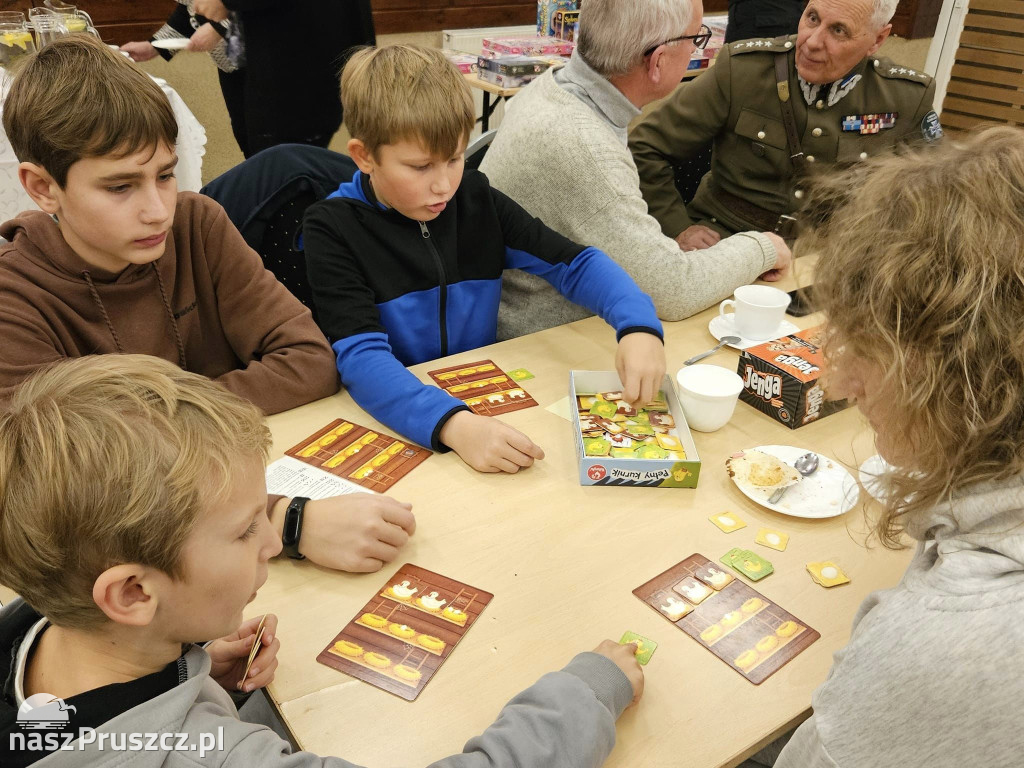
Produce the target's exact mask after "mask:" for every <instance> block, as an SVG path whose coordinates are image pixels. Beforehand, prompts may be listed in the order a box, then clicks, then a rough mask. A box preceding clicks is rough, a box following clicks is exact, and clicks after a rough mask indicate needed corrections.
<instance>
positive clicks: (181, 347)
mask: <svg viewBox="0 0 1024 768" xmlns="http://www.w3.org/2000/svg"><path fill="white" fill-rule="evenodd" d="M152 267H153V273H154V274H155V275H156V284H157V287H158V288H159V289H160V298H161V300H162V301H163V305H164V310H165V311H166V312H167V319H168V320H170V322H171V330H172V331H173V332H174V341H175V343H176V344H177V345H178V365H179V366H180V367H181V368H182V369H183V370H188V368H187V366H186V365H185V362H186V358H185V343H184V342H183V341H182V340H181V332H180V331H179V330H178V321H177V320H175V319H174V312H173V311H172V310H171V302H170V301H168V299H167V290H166V289H165V288H164V281H163V278H162V277H160V271H159V270H158V269H157V268H156V264H155V263H154V264H152ZM82 277H84V278H85V282H86V284H87V285H88V286H89V295H90V296H92V300H93V301H94V302H95V303H96V306H97V307H99V308H100V314H101V315H103V322H105V323H106V324H107V330H108V331H110V337H111V338H112V339H113V340H114V348H115V349H116V350H117V351H118V352H119V353H123V352H124V349H122V348H121V340H120V339H118V338H117V331H115V330H114V324H113V323H111V322H110V316H109V315H108V314H107V308H106V307H105V306H104V305H103V300H102V299H101V298H100V294H99V291H97V290H96V286H95V285H94V284H93V282H92V275H90V274H89V270H87V269H85V270H82Z"/></svg>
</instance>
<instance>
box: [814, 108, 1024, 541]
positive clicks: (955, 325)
mask: <svg viewBox="0 0 1024 768" xmlns="http://www.w3.org/2000/svg"><path fill="white" fill-rule="evenodd" d="M805 215H806V218H807V222H806V223H807V224H808V226H809V227H810V231H808V232H806V233H805V234H804V235H802V236H801V238H800V241H799V242H798V244H797V248H798V253H799V252H802V251H805V250H814V251H816V252H818V253H820V260H819V262H818V266H817V270H816V275H815V291H814V293H815V300H816V301H817V303H818V306H819V307H820V308H821V309H823V310H824V311H825V312H826V313H827V316H828V328H829V333H828V342H827V346H826V352H827V355H828V358H829V359H830V360H831V362H832V363H833V364H834V365H835V374H834V375H836V376H842V375H843V358H844V356H845V355H846V353H847V352H849V353H850V359H860V360H867V361H870V362H872V363H874V364H875V365H876V366H878V368H879V369H880V370H881V371H884V378H883V380H882V382H881V384H880V391H879V392H878V393H877V394H876V395H873V396H872V397H873V399H878V400H879V402H885V403H887V404H888V405H887V408H886V411H887V413H886V416H887V426H886V430H887V434H891V435H897V436H899V437H900V440H901V446H903V447H904V448H905V449H906V450H905V451H903V453H905V454H906V456H907V458H906V460H905V461H903V462H901V463H906V464H907V466H904V467H901V468H900V469H899V470H896V471H894V472H892V473H890V474H889V475H887V476H886V477H885V478H884V479H885V482H886V484H887V485H888V487H889V488H888V490H889V501H888V503H887V505H886V508H885V511H884V513H883V515H882V517H881V518H880V519H879V520H878V523H877V526H876V531H877V533H878V536H879V538H880V540H881V541H882V542H883V543H884V544H885V545H886V546H889V547H897V546H898V545H899V537H900V534H901V533H902V532H903V530H904V529H905V528H906V527H907V525H908V524H909V523H910V521H912V520H914V519H922V518H921V517H919V516H921V515H923V514H924V513H926V512H927V511H928V510H929V509H930V508H931V507H933V506H935V505H936V504H939V503H943V502H946V501H949V500H950V499H951V498H952V495H953V493H954V492H955V491H956V490H958V489H959V488H961V487H963V486H965V485H967V484H971V483H975V482H982V481H998V480H1002V479H1005V478H1007V477H1009V476H1012V475H1014V474H1017V473H1020V472H1021V471H1022V470H1024V325H1022V322H1021V308H1022V307H1024V130H1021V129H1019V128H1010V127H998V128H990V129H988V130H984V131H980V132H976V133H973V134H968V135H966V136H965V137H964V138H963V139H957V140H952V139H947V140H946V141H945V143H944V144H943V145H942V146H940V147H925V148H922V149H919V150H916V151H907V152H905V153H903V154H902V155H897V156H887V157H880V158H876V159H874V160H872V161H869V162H866V163H864V164H862V165H861V166H860V167H855V168H853V169H850V170H848V171H846V172H843V173H835V174H832V175H830V176H827V177H823V178H822V179H819V180H818V181H817V182H816V184H815V185H814V187H813V189H812V191H811V195H810V197H809V206H808V208H807V211H806V214H805Z"/></svg>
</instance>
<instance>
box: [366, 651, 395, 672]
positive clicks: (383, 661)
mask: <svg viewBox="0 0 1024 768" xmlns="http://www.w3.org/2000/svg"><path fill="white" fill-rule="evenodd" d="M363 661H365V662H366V663H367V664H369V665H370V666H371V667H377V668H378V669H386V668H387V667H390V666H391V659H389V658H388V657H387V656H382V655H381V654H379V653H372V652H371V653H364V654H363Z"/></svg>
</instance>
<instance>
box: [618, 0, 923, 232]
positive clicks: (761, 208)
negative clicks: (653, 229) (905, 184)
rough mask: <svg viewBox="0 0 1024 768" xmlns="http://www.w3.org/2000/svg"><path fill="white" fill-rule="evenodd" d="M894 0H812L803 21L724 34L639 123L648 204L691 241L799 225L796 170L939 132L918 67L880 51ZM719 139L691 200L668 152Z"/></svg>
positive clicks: (637, 148) (639, 160)
mask: <svg viewBox="0 0 1024 768" xmlns="http://www.w3.org/2000/svg"><path fill="white" fill-rule="evenodd" d="M897 2H898V0H810V2H808V4H807V7H806V8H805V10H804V13H803V16H802V17H801V18H800V26H799V31H798V33H797V34H796V35H794V36H790V37H777V38H775V39H772V40H744V41H740V42H736V43H731V44H729V45H727V46H725V47H724V48H723V49H722V51H721V52H720V53H719V54H718V58H717V60H716V61H715V63H714V66H712V68H711V69H710V70H709V71H708V72H706V73H704V74H703V75H701V76H700V77H698V78H697V79H695V80H694V81H693V82H692V83H689V84H686V85H683V86H680V87H679V88H677V89H676V90H675V92H673V94H672V95H671V96H669V98H668V99H667V100H666V101H665V102H663V103H662V104H660V105H659V106H658V107H657V108H655V110H654V111H652V112H651V114H650V115H648V116H647V117H646V118H645V119H644V120H642V121H641V122H640V123H639V124H638V125H637V126H636V127H635V128H634V129H633V131H632V133H631V134H630V138H629V147H630V150H631V151H632V152H633V158H634V159H635V161H636V166H637V169H638V171H639V173H640V182H641V184H640V186H641V190H642V192H643V196H644V199H645V200H646V201H647V205H648V207H649V210H650V213H651V215H653V216H654V217H655V218H656V219H657V220H658V222H659V223H660V224H661V228H662V230H663V231H664V233H665V234H666V235H668V236H669V237H674V238H675V239H676V240H677V241H678V242H679V244H680V246H681V247H682V248H684V249H700V248H707V247H709V246H711V245H714V244H715V243H717V242H718V240H719V239H720V237H722V236H728V235H731V234H733V233H736V232H742V231H745V230H751V229H754V230H762V231H767V232H775V233H777V234H779V235H781V236H782V237H784V238H791V237H794V236H795V234H796V232H795V219H794V213H795V212H796V211H797V210H798V209H799V208H800V205H801V202H800V201H801V200H802V198H803V194H804V193H803V190H802V189H801V179H802V177H803V176H804V175H805V174H807V173H808V172H810V171H812V170H813V169H814V168H815V167H816V166H821V165H823V164H831V163H836V162H839V163H848V162H856V161H858V160H864V159H866V158H868V157H871V156H872V155H876V154H879V153H881V152H884V151H886V150H888V149H891V148H892V147H894V146H895V145H897V144H899V143H901V142H907V141H914V140H925V141H934V140H937V139H938V138H939V137H941V135H942V129H941V128H940V127H939V124H938V117H937V116H936V114H935V112H934V110H933V105H932V102H933V100H934V97H935V85H934V83H933V82H932V78H931V77H929V76H928V75H926V74H924V73H922V72H916V71H914V70H913V69H910V68H908V67H902V66H899V65H898V64H894V63H893V62H891V61H889V60H888V59H885V58H881V57H877V56H875V53H876V52H877V51H878V49H879V47H881V45H882V43H883V42H885V39H886V38H887V37H888V36H889V32H890V31H891V29H892V25H891V24H890V23H889V21H890V20H891V19H892V16H893V13H894V12H895V10H896V4H897ZM711 140H713V142H714V152H713V158H712V163H711V171H710V172H709V173H708V174H707V175H706V176H705V177H704V179H703V180H702V181H701V184H700V187H699V188H698V190H697V193H696V194H695V195H694V198H693V200H692V201H691V202H690V204H689V206H687V205H686V204H685V203H684V202H683V199H682V198H681V197H680V195H679V192H678V191H677V190H676V187H675V184H674V181H673V169H672V164H673V162H679V161H680V160H681V159H685V158H686V157H687V156H688V155H689V154H690V153H691V152H692V151H694V150H695V149H697V148H699V147H700V146H702V145H704V144H706V143H707V142H708V141H711Z"/></svg>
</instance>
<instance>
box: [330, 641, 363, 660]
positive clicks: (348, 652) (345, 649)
mask: <svg viewBox="0 0 1024 768" xmlns="http://www.w3.org/2000/svg"><path fill="white" fill-rule="evenodd" d="M334 650H335V651H337V652H338V653H340V654H343V655H345V656H362V655H363V648H362V646H359V645H356V644H355V643H351V642H349V641H348V640H339V641H338V642H336V643H335V644H334Z"/></svg>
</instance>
